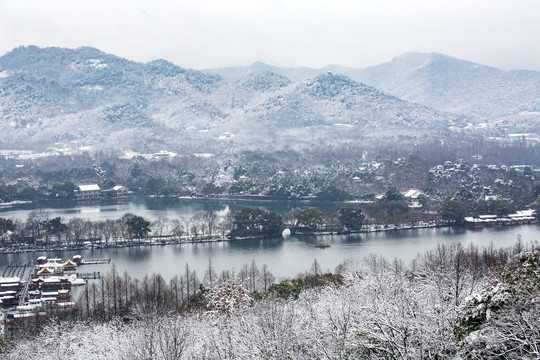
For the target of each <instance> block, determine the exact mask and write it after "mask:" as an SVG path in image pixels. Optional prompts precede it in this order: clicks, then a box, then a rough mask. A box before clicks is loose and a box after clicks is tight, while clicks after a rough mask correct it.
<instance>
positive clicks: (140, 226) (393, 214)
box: [0, 188, 540, 246]
mask: <svg viewBox="0 0 540 360" xmlns="http://www.w3.org/2000/svg"><path fill="white" fill-rule="evenodd" d="M539 199H540V198H539ZM537 207H538V208H539V209H540V200H538V201H537ZM364 208H365V209H366V212H367V214H368V215H369V217H368V218H367V219H366V215H365V214H364V211H363V210H362V208H360V207H359V206H353V205H342V206H341V207H339V208H338V210H337V212H336V213H335V214H326V213H324V212H322V211H321V210H319V209H317V208H304V209H300V210H295V211H291V212H289V213H288V214H286V215H285V216H284V217H281V216H280V215H279V214H276V213H274V212H271V211H265V210H262V209H260V208H249V207H246V208H242V209H240V210H238V211H235V212H232V213H231V212H228V213H227V214H225V215H219V214H218V213H217V212H215V211H212V210H209V211H203V212H199V213H197V214H195V215H193V216H191V217H185V218H177V219H169V218H167V217H159V218H157V219H156V220H155V221H152V222H150V221H149V220H147V219H144V218H143V217H141V216H137V215H134V214H125V215H124V216H123V217H122V218H121V219H116V220H98V221H91V220H87V219H81V218H72V219H70V220H68V221H67V222H64V221H63V219H61V218H60V217H56V218H50V216H49V214H48V213H47V212H46V211H42V210H34V211H32V212H31V213H30V214H29V216H28V219H27V220H26V222H22V221H18V220H16V221H13V220H11V219H4V218H0V237H1V239H2V241H3V242H4V245H6V244H7V243H9V242H10V241H11V243H12V244H14V245H17V244H28V243H34V242H35V240H38V241H40V242H44V244H45V245H46V246H48V245H49V244H50V243H51V242H52V243H61V244H67V245H75V246H80V245H82V243H83V242H87V241H88V242H90V243H91V244H100V245H102V244H105V245H110V244H111V243H115V244H116V243H117V242H118V241H122V242H125V241H129V242H132V241H141V240H142V239H144V238H146V237H147V236H148V235H149V234H150V233H151V234H152V236H153V237H154V238H173V239H180V238H182V237H183V236H189V237H191V238H192V239H197V238H201V237H202V238H204V237H214V236H221V237H224V236H230V237H232V238H238V237H267V236H276V235H280V234H281V232H282V230H283V229H284V228H286V227H290V228H294V229H295V230H298V231H302V232H317V231H340V232H341V231H343V232H347V231H349V232H350V231H359V230H361V229H362V227H363V226H364V225H365V224H369V225H370V226H375V227H378V226H386V225H388V224H394V225H396V226H397V225H400V224H405V223H409V224H416V223H419V222H421V221H423V222H427V221H437V220H442V221H445V222H447V223H450V224H459V223H461V222H462V221H463V219H464V218H465V216H467V215H468V214H469V213H470V211H469V210H468V208H467V207H466V206H465V205H464V204H463V203H462V202H459V201H457V200H447V201H445V202H444V203H443V204H442V205H441V207H440V208H439V211H438V214H437V215H435V214H433V213H426V212H425V211H418V210H417V209H411V208H409V206H408V205H407V203H406V202H405V201H404V199H403V196H402V195H401V194H400V193H399V191H397V189H395V188H394V189H392V188H391V189H389V190H388V191H387V192H386V194H385V196H384V197H383V198H382V199H381V200H379V201H377V202H374V203H372V204H366V205H364ZM485 211H486V213H492V214H496V215H499V216H504V215H507V214H508V213H509V212H510V208H509V206H508V204H507V203H505V202H504V201H500V200H489V201H488V202H487V205H486V209H485Z"/></svg>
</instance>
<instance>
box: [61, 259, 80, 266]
mask: <svg viewBox="0 0 540 360" xmlns="http://www.w3.org/2000/svg"><path fill="white" fill-rule="evenodd" d="M62 266H63V267H66V266H77V264H75V263H74V262H73V261H71V260H68V261H66V262H65V263H63V264H62Z"/></svg>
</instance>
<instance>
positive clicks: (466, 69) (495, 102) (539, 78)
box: [348, 53, 540, 121]
mask: <svg viewBox="0 0 540 360" xmlns="http://www.w3.org/2000/svg"><path fill="white" fill-rule="evenodd" d="M348 75H349V76H351V77H352V78H354V79H356V80H358V81H363V82H365V83H367V84H370V85H372V86H374V87H376V88H378V89H380V90H382V91H385V92H387V93H389V94H392V95H395V96H397V97H399V98H401V99H404V100H409V101H413V102H417V103H420V104H424V105H426V106H430V107H433V108H435V109H438V110H441V111H449V112H454V113H459V114H468V115H474V116H477V117H480V118H483V119H485V120H488V121H489V120H495V119H496V118H500V117H505V116H509V115H515V114H519V113H523V112H537V111H540V72H538V71H526V70H513V71H503V70H499V69H496V68H493V67H489V66H484V65H479V64H475V63H472V62H468V61H464V60H459V59H456V58H453V57H450V56H446V55H441V54H436V53H431V54H420V53H406V54H403V55H401V56H398V57H396V58H394V59H393V60H392V61H390V62H388V63H385V64H381V65H378V66H374V67H370V68H367V69H364V70H362V71H357V72H354V71H351V72H350V73H348Z"/></svg>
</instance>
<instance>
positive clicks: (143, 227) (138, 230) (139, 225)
mask: <svg viewBox="0 0 540 360" xmlns="http://www.w3.org/2000/svg"><path fill="white" fill-rule="evenodd" d="M126 225H127V226H128V231H129V233H130V234H132V236H133V237H135V238H137V239H142V238H145V237H146V236H147V235H148V233H149V232H150V231H152V230H151V229H150V221H148V220H146V219H145V218H143V217H142V216H137V215H135V216H132V217H130V218H129V219H127V221H126Z"/></svg>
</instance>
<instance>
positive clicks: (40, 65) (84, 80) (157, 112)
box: [0, 46, 471, 151]
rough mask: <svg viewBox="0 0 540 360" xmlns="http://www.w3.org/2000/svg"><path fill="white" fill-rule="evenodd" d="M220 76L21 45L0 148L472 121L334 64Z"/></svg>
mask: <svg viewBox="0 0 540 360" xmlns="http://www.w3.org/2000/svg"><path fill="white" fill-rule="evenodd" d="M259 67H261V68H262V69H263V70H265V71H262V72H261V71H253V72H251V71H245V72H243V73H241V74H240V75H239V76H234V77H224V76H221V75H217V74H211V73H209V72H202V71H195V70H188V69H183V68H181V67H179V66H176V65H174V64H172V63H170V62H167V61H165V60H155V61H152V62H149V63H146V64H142V63H137V62H133V61H129V60H126V59H122V58H119V57H116V56H113V55H110V54H106V53H103V52H101V51H99V50H97V49H93V48H88V47H83V48H78V49H62V48H38V47H35V46H30V47H19V48H16V49H14V50H13V51H11V52H9V53H7V54H5V55H4V56H2V57H0V125H1V126H2V129H3V133H4V136H3V137H2V139H0V146H1V147H3V148H38V147H39V148H47V147H50V146H52V145H53V144H55V146H57V147H59V146H71V147H76V146H85V147H88V146H90V148H94V149H98V148H104V149H116V150H139V151H148V150H150V151H156V150H160V149H164V148H166V149H169V150H176V151H188V150H189V151H223V150H224V149H231V148H233V149H234V148H235V147H262V146H264V145H265V144H267V145H268V146H272V147H276V146H280V145H283V144H284V143H287V144H288V145H291V144H302V143H309V142H315V141H320V142H322V143H325V142H326V143H335V142H340V141H358V139H359V138H362V137H365V136H369V137H375V136H378V135H379V134H382V135H385V136H397V135H403V134H405V135H411V136H412V135H414V136H423V135H429V134H434V133H437V134H441V133H444V132H447V131H448V128H449V127H451V126H456V125H457V126H462V125H464V124H465V123H466V122H468V121H471V120H470V119H466V117H464V116H456V115H452V114H449V113H444V112H437V111H434V110H432V109H431V108H428V107H426V106H423V105H418V104H415V103H412V102H409V101H406V100H402V99H398V98H397V97H394V96H390V95H387V94H385V93H383V92H380V91H379V90H377V89H375V88H373V87H370V86H368V85H365V84H362V83H359V82H356V81H353V80H351V79H350V78H348V77H345V76H343V75H338V74H335V73H323V74H321V75H318V76H314V77H309V78H307V79H303V80H291V79H289V78H287V77H286V76H284V75H279V74H277V73H276V72H268V71H266V70H270V69H268V68H266V67H265V66H262V65H261V64H259Z"/></svg>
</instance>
